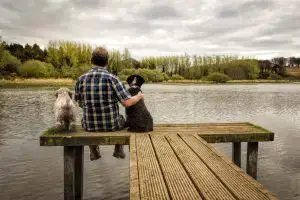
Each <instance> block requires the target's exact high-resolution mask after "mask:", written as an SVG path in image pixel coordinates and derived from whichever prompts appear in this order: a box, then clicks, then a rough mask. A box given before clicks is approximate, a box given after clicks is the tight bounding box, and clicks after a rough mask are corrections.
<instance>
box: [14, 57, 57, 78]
mask: <svg viewBox="0 0 300 200" xmlns="http://www.w3.org/2000/svg"><path fill="white" fill-rule="evenodd" d="M50 68H51V66H49V65H47V64H46V63H44V62H41V61H38V60H28V61H26V62H25V63H23V65H22V66H21V67H20V68H19V70H18V71H19V74H20V76H21V77H24V78H44V77H50V76H51V74H50V73H51V72H49V71H48V70H49V69H50Z"/></svg>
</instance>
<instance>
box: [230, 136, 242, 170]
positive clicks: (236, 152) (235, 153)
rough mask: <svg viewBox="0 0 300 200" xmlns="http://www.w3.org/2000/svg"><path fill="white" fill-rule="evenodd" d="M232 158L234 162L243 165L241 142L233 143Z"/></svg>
mask: <svg viewBox="0 0 300 200" xmlns="http://www.w3.org/2000/svg"><path fill="white" fill-rule="evenodd" d="M232 160H233V162H234V164H236V165H237V166H239V167H241V143H240V142H233V143H232Z"/></svg>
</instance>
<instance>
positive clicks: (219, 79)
mask: <svg viewBox="0 0 300 200" xmlns="http://www.w3.org/2000/svg"><path fill="white" fill-rule="evenodd" d="M207 80H208V81H214V82H216V83H226V82H227V81H229V80H230V78H229V76H227V75H226V74H222V73H219V72H213V73H211V74H209V75H208V76H207Z"/></svg>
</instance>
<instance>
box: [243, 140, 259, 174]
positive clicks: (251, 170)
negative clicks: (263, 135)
mask: <svg viewBox="0 0 300 200" xmlns="http://www.w3.org/2000/svg"><path fill="white" fill-rule="evenodd" d="M257 156H258V142H248V146H247V166H246V171H247V174H249V175H250V176H252V177H253V178H254V179H256V178H257Z"/></svg>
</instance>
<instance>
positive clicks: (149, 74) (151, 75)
mask: <svg viewBox="0 0 300 200" xmlns="http://www.w3.org/2000/svg"><path fill="white" fill-rule="evenodd" d="M133 74H137V75H140V76H142V77H143V78H144V79H145V82H162V81H163V80H165V76H164V73H162V72H160V71H158V70H150V69H137V70H136V69H123V70H122V71H121V72H120V73H119V74H118V76H119V77H120V79H121V80H122V79H123V80H126V79H127V77H128V76H131V75H133ZM121 77H122V78H121Z"/></svg>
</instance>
